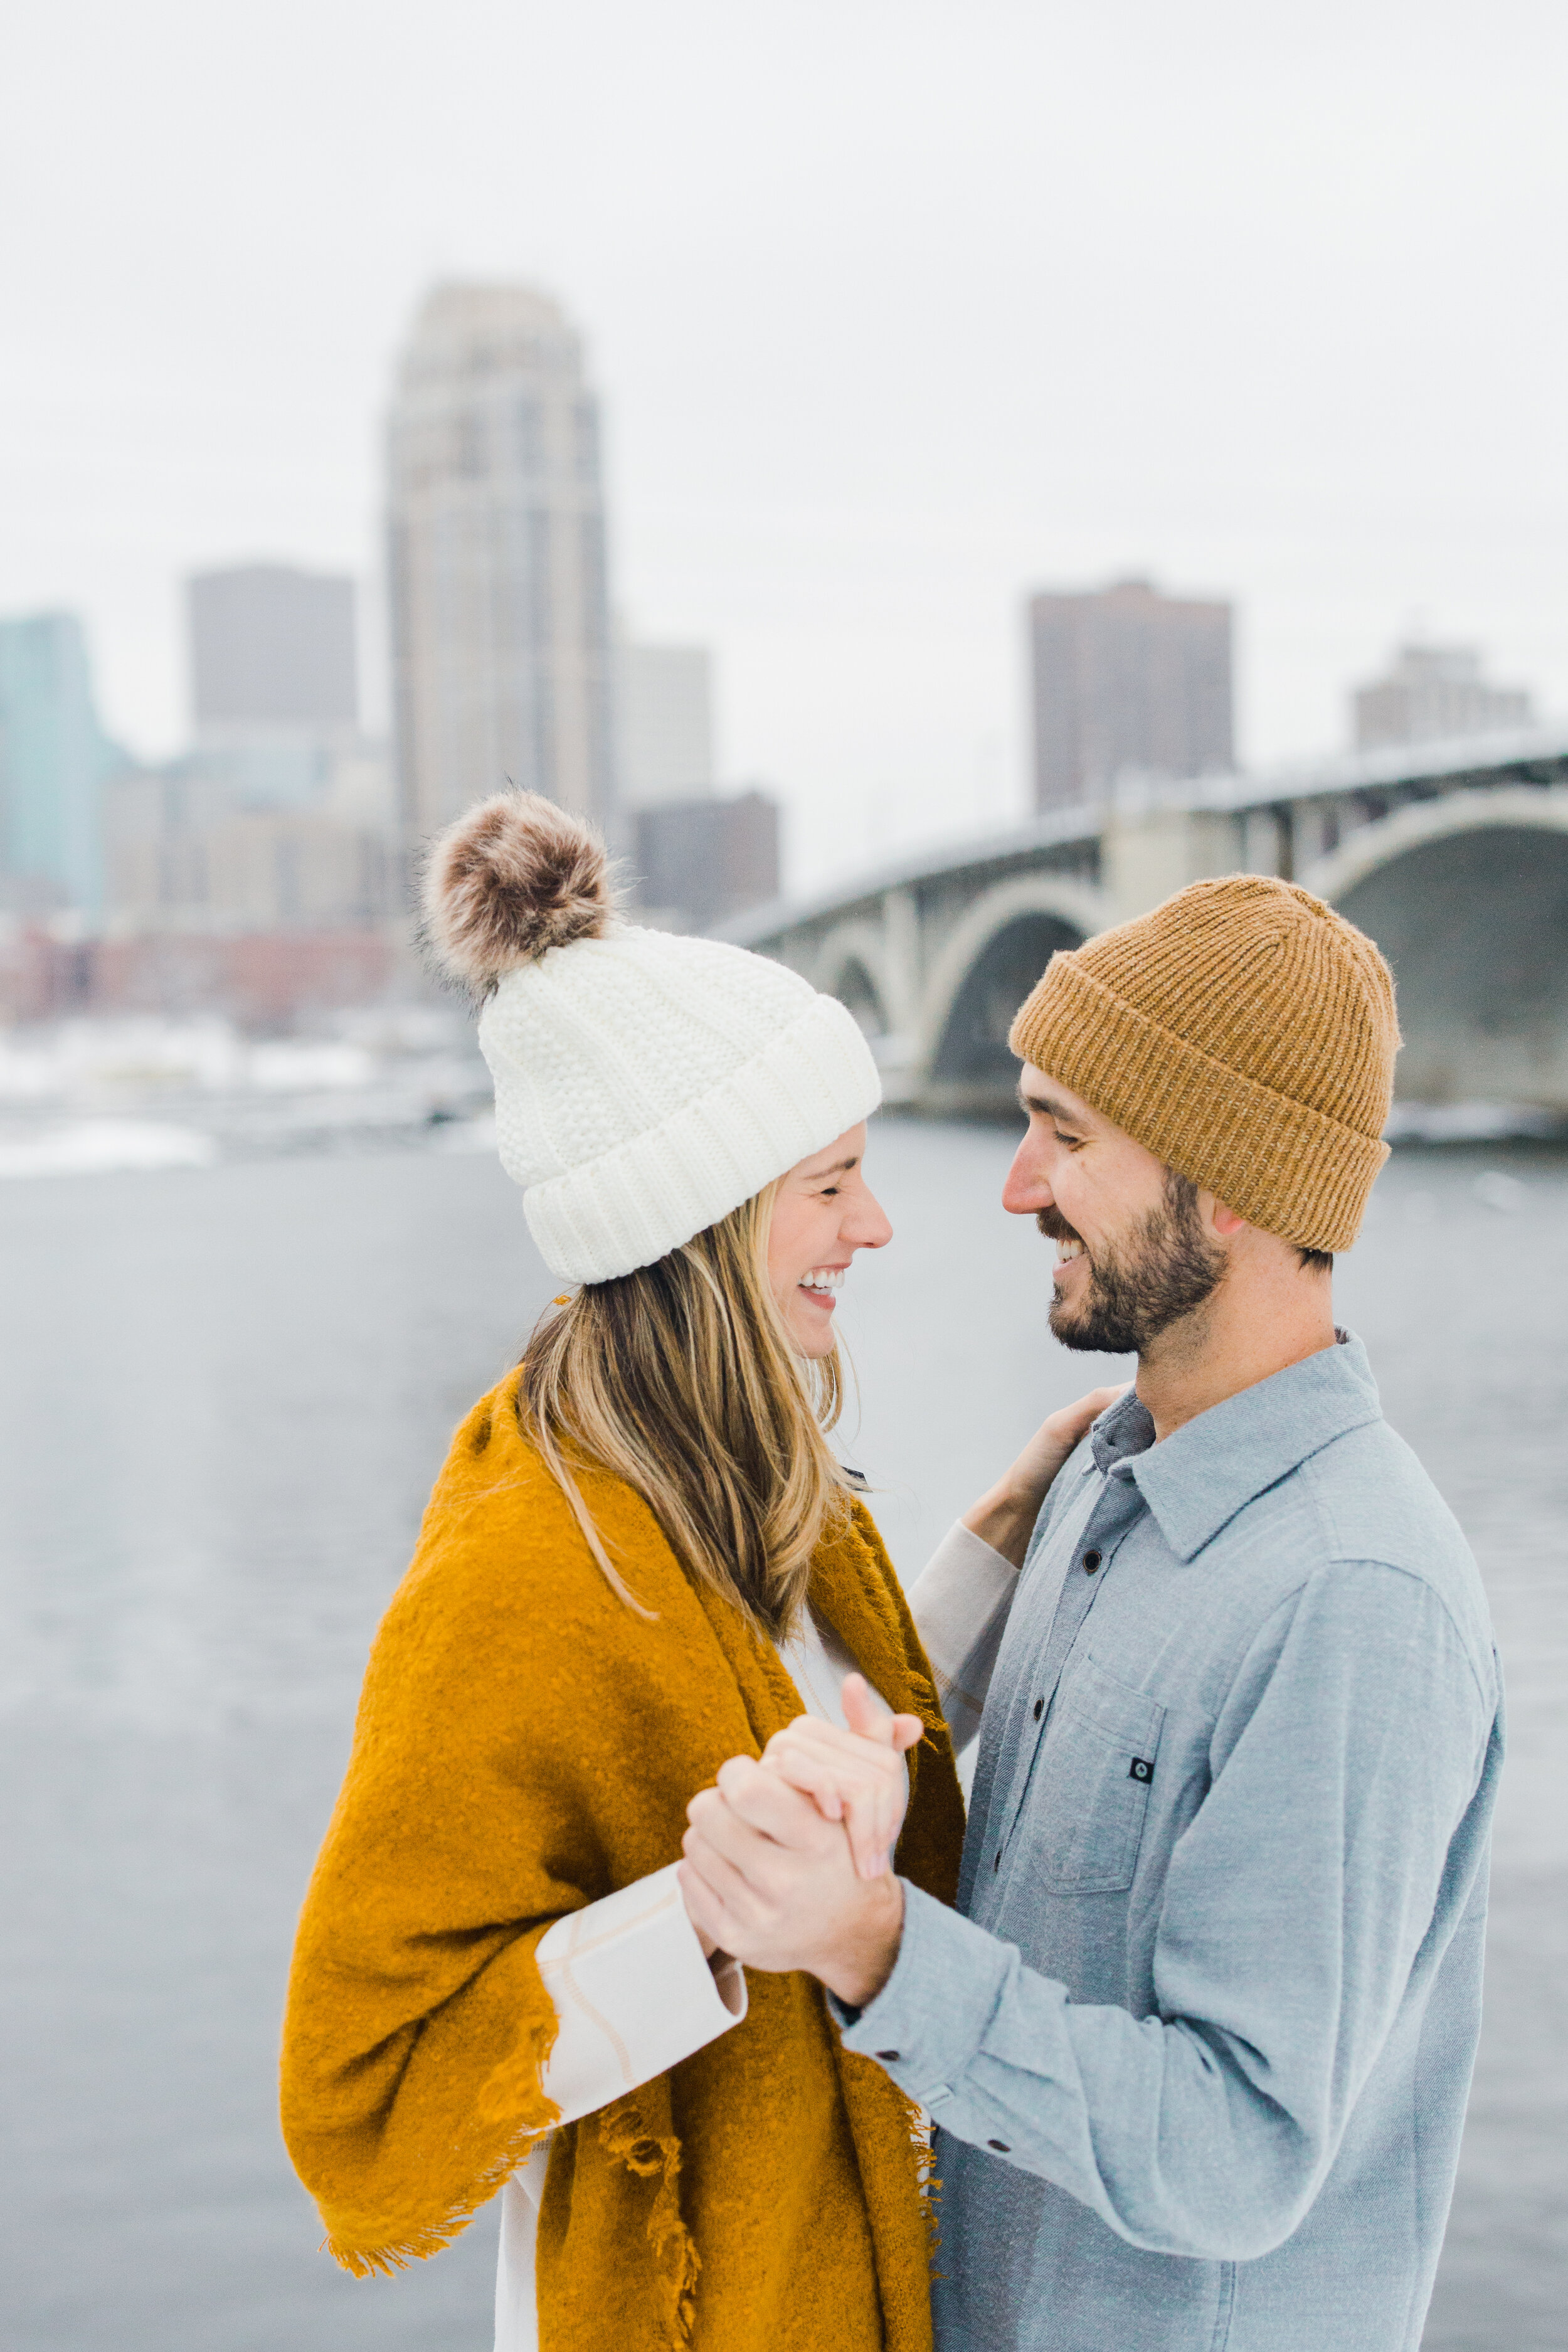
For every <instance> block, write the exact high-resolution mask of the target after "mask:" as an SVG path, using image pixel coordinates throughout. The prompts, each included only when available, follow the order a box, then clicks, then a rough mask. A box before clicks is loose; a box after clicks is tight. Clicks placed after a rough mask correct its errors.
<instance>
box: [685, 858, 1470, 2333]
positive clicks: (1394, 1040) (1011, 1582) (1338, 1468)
mask: <svg viewBox="0 0 1568 2352" xmlns="http://www.w3.org/2000/svg"><path fill="white" fill-rule="evenodd" d="M1011 1042H1012V1045H1013V1049H1014V1051H1015V1052H1016V1054H1017V1055H1019V1057H1020V1059H1021V1061H1022V1062H1023V1064H1024V1070H1023V1076H1022V1082H1021V1089H1020V1091H1021V1097H1022V1100H1023V1104H1024V1108H1025V1109H1026V1113H1027V1115H1028V1132H1027V1135H1026V1139H1025V1140H1024V1142H1023V1144H1022V1145H1021V1147H1020V1149H1019V1151H1018V1155H1017V1158H1016V1160H1015V1161H1014V1164H1013V1168H1012V1171H1011V1172H1010V1174H1009V1176H1008V1179H1007V1184H1006V1189H1005V1193H1004V1196H1003V1197H1004V1202H1005V1206H1006V1207H1007V1208H1008V1209H1009V1210H1011V1211H1012V1212H1014V1213H1016V1214H1019V1215H1029V1214H1032V1215H1034V1216H1035V1217H1037V1220H1038V1223H1039V1225H1040V1228H1041V1231H1042V1232H1043V1233H1045V1234H1048V1235H1050V1236H1052V1237H1054V1239H1055V1240H1056V1243H1057V1246H1058V1259H1059V1263H1058V1271H1057V1290H1056V1301H1055V1305H1054V1307H1053V1308H1052V1313H1051V1324H1052V1328H1053V1329H1054V1330H1055V1331H1056V1333H1057V1336H1058V1338H1059V1339H1062V1340H1063V1341H1064V1342H1065V1343H1066V1344H1067V1345H1068V1347H1076V1348H1089V1349H1113V1350H1123V1349H1131V1350H1135V1351H1136V1353H1137V1357H1138V1377H1137V1382H1136V1386H1135V1388H1134V1389H1132V1390H1131V1391H1128V1392H1127V1393H1126V1394H1125V1395H1124V1396H1122V1397H1121V1399H1120V1400H1119V1401H1118V1402H1116V1403H1114V1404H1112V1405H1111V1406H1110V1409H1109V1410H1108V1411H1106V1412H1102V1413H1101V1414H1100V1417H1099V1419H1098V1420H1097V1421H1096V1422H1095V1423H1094V1425H1093V1427H1092V1429H1091V1431H1090V1432H1089V1437H1088V1439H1087V1440H1086V1442H1085V1443H1084V1444H1081V1445H1080V1446H1079V1448H1078V1450H1077V1451H1076V1453H1075V1454H1073V1456H1072V1459H1071V1460H1070V1462H1069V1463H1068V1465H1067V1467H1066V1468H1065V1469H1064V1470H1063V1471H1062V1472H1061V1474H1060V1475H1058V1478H1057V1480H1056V1483H1055V1485H1054V1486H1053V1487H1052V1489H1051V1491H1050V1494H1049V1496H1048V1497H1047V1502H1046V1505H1045V1507H1044V1509H1043V1511H1042V1512H1041V1514H1040V1517H1039V1520H1038V1524H1037V1526H1036V1527H1035V1528H1034V1532H1033V1537H1032V1539H1030V1541H1029V1543H1028V1549H1027V1555H1026V1557H1025V1556H1024V1552H1023V1546H1022V1544H1021V1543H1018V1544H1013V1543H1012V1542H1010V1540H1009V1538H1008V1535H1007V1532H1006V1529H1005V1517H1006V1513H1005V1507H1003V1504H1002V1503H1001V1502H999V1501H997V1500H996V1499H995V1498H993V1507H992V1509H991V1513H990V1516H989V1517H988V1518H984V1520H983V1523H982V1521H977V1520H976V1519H975V1517H974V1515H972V1518H971V1526H972V1528H975V1527H978V1532H979V1534H980V1535H981V1536H983V1537H987V1538H989V1542H990V1546H991V1550H990V1552H989V1553H987V1552H985V1551H984V1548H983V1547H982V1546H980V1545H978V1544H976V1543H975V1542H974V1538H973V1535H971V1537H970V1538H969V1540H970V1543H971V1547H972V1549H973V1551H975V1552H978V1553H979V1555H980V1557H981V1559H983V1560H984V1561H988V1562H989V1576H990V1583H989V1585H986V1582H985V1574H984V1572H983V1573H982V1576H981V1583H982V1586H983V1588H984V1591H983V1594H982V1601H981V1603H980V1605H979V1607H978V1610H977V1612H972V1614H973V1615H974V1616H975V1619H976V1622H972V1623H971V1625H970V1627H969V1629H968V1631H967V1632H966V1633H965V1634H964V1636H963V1642H962V1643H956V1644H954V1645H953V1646H952V1648H950V1652H949V1655H948V1657H947V1658H946V1659H945V1660H942V1659H941V1658H939V1659H938V1661H937V1663H938V1664H945V1666H946V1668H947V1675H948V1679H949V1680H950V1681H952V1683H953V1684H955V1685H958V1686H959V1689H960V1692H961V1693H962V1691H963V1689H964V1688H967V1689H968V1691H969V1694H970V1698H971V1701H972V1702H973V1701H974V1700H975V1699H977V1698H978V1696H979V1695H980V1694H979V1692H978V1691H977V1690H976V1689H975V1685H976V1684H977V1683H978V1684H979V1685H984V1681H985V1677H986V1673H987V1664H986V1662H987V1659H988V1658H989V1656H990V1655H991V1653H992V1651H993V1649H995V1658H994V1669H993V1670H991V1672H990V1682H989V1692H988V1696H986V1697H985V1701H984V1724H983V1728H982V1735H981V1743H980V1757H979V1765H978V1769H977V1773H976V1778H975V1784H974V1793H973V1806H972V1810H971V1815H970V1822H969V1832H968V1838H967V1842H966V1845H965V1850H964V1864H963V1881H962V1885H961V1890H960V1896H959V1906H958V1909H957V1910H956V1911H950V1910H947V1909H945V1908H944V1907H943V1906H941V1905H940V1904H938V1903H935V1902H933V1901H932V1900H931V1898H930V1897H929V1896H926V1895H922V1894H921V1893H920V1892H919V1891H918V1890H916V1889H914V1888H912V1887H908V1886H905V1885H902V1883H901V1882H900V1881H899V1880H897V1879H896V1878H894V1877H892V1876H891V1875H890V1874H887V1875H884V1876H882V1877H880V1878H879V1879H875V1880H870V1881H868V1880H867V1879H865V1878H862V1877H858V1876H857V1875H856V1874H855V1871H854V1867H853V1864H852V1863H851V1861H850V1859H849V1856H848V1850H847V1843H846V1840H845V1836H844V1833H843V1832H842V1830H841V1829H839V1828H837V1827H834V1826H832V1825H830V1824H829V1823H827V1822H825V1821H824V1820H823V1819H822V1818H821V1816H820V1814H819V1813H817V1811H816V1810H815V1808H814V1807H813V1806H812V1805H811V1804H810V1802H809V1801H808V1800H807V1799H806V1798H805V1797H804V1796H803V1795H801V1794H799V1793H797V1791H796V1790H795V1789H792V1788H790V1787H788V1786H786V1785H785V1784H784V1781H783V1780H780V1779H779V1778H777V1777H776V1776H775V1775H774V1774H773V1773H772V1772H770V1771H769V1770H767V1769H765V1764H764V1765H759V1764H757V1763H756V1762H755V1761H754V1760H748V1759H735V1760H734V1761H733V1762H732V1763H731V1764H730V1765H727V1766H726V1767H725V1769H724V1773H723V1775H722V1776H721V1784H720V1786H721V1792H722V1793H719V1792H715V1791H710V1792H708V1793H707V1794H705V1795H704V1796H703V1797H701V1798H700V1799H698V1800H697V1801H696V1803H695V1804H694V1806H693V1808H692V1816H691V1818H692V1828H691V1831H690V1832H689V1837H688V1841H687V1853H688V1856H689V1860H688V1863H687V1864H685V1865H684V1867H683V1874H682V1875H683V1883H684V1884H685V1885H686V1888H687V1897H688V1904H689V1908H690V1909H691V1910H692V1912H693V1916H695V1917H696V1918H697V1919H698V1920H699V1924H700V1926H701V1927H703V1928H704V1930H705V1931H706V1932H707V1933H709V1934H710V1935H711V1936H712V1937H714V1938H715V1940H716V1941H717V1942H718V1943H720V1944H721V1946H723V1948H726V1949H727V1950H729V1951H731V1952H733V1953H734V1954H736V1955H737V1956H738V1957H739V1958H742V1960H744V1961H746V1962H747V1964H748V1965H750V1966H752V1967H757V1968H763V1969H790V1968H805V1969H811V1970H813V1971H814V1972H815V1973H816V1975H817V1976H818V1977H819V1978H820V1979H821V1980H822V1982H823V1983H824V1985H825V1986H826V1989H827V1991H828V1994H829V1997H830V2000H832V2002H833V2004H834V2007H835V2011H836V2013H837V2017H838V2020H839V2022H840V2024H841V2025H842V2027H843V2031H844V2040H845V2042H846V2044H847V2047H848V2048H850V2049H852V2050H856V2051H859V2052H862V2053H866V2054H868V2055H869V2056H871V2057H874V2058H875V2059H877V2060H878V2061H879V2063H881V2064H882V2065H883V2066H884V2067H885V2068H886V2069H887V2071H888V2072H889V2074H891V2075H892V2076H893V2078H894V2079H895V2080H896V2081H897V2082H898V2083H899V2084H900V2085H901V2087H902V2088H903V2089H904V2090H905V2091H907V2092H908V2093H909V2095H910V2096H911V2097H912V2098H914V2099H917V2100H919V2101H920V2102H921V2104H922V2105H924V2106H925V2107H926V2108H928V2109H929V2111H930V2113H931V2116H933V2118H934V2119H935V2124H936V2127H937V2142H936V2151H935V2162H934V2169H935V2172H936V2174H937V2175H938V2176H939V2178H940V2179H941V2181H942V2207H941V2219H942V2253H941V2259H940V2263H939V2270H940V2273H941V2276H940V2278H939V2280H938V2283H937V2285H936V2288H935V2298H936V2305H935V2307H936V2326H937V2340H938V2344H939V2347H941V2352H1004V2347H1019V2352H1217V2347H1221V2346H1224V2347H1226V2352H1285V2347H1289V2352H1363V2347H1364V2352H1415V2347H1418V2345H1419V2342H1420V2337H1421V2331H1422V2323H1423V2319H1424V2316H1425V2313H1426V2304H1427V2300H1428V2297H1429V2294H1430V2292H1431V2285H1432V2279H1433V2273H1434V2271H1435V2269H1436V2261H1437V2254H1438V2250H1439V2247H1440V2244H1441V2240H1442V2233H1443V2228H1444V2223H1445V2221H1446V2218H1447V2208H1448V2202H1449V2198H1450V2194H1451V2191H1452V2186H1453V2179H1454V2171H1455V2167H1456V2163H1457V2159H1458V2144H1459V2133H1460V2126H1461V2123H1462V2119H1463V2114H1464V2105H1465V2099H1466V2095H1467V2091H1468V2082H1469V2074H1470V2068H1471V2063H1472V2060H1473V2056H1474V2051H1475V2044H1476V2038H1477V2033H1478V2030H1479V2008H1480V1974H1481V1948H1482V1937H1483V1928H1484V1921H1485V1885H1486V1857H1487V1838H1488V1827H1489V1816H1490V1812H1491V1807H1492V1800H1493V1794H1494V1790H1495V1787H1496V1780H1497V1773H1498V1769H1499V1764H1500V1752H1501V1732H1500V1688H1499V1681H1498V1675H1497V1666H1496V1661H1495V1656H1494V1653H1493V1649H1492V1644H1491V1638H1490V1633H1489V1623H1488V1617H1487V1610H1486V1604H1485V1601H1484V1598H1483V1595H1482V1591H1481V1587H1480V1582H1479V1577H1478V1575H1477V1571H1476V1568H1475V1564H1474V1561H1473V1560H1472V1559H1471V1556H1470V1554H1469V1551H1468V1548H1467V1546H1466V1544H1465V1541H1464V1538H1463V1537H1462V1536H1461V1534H1460V1532H1459V1530H1458V1527H1457V1526H1456V1524H1455V1522H1454V1520H1453V1519H1452V1517H1450V1515H1449V1513H1448V1512H1447V1509H1446V1508H1445V1507H1444V1505H1443V1504H1442V1502H1441V1501H1440V1500H1439V1498H1438V1496H1437V1495H1436V1491H1435V1490H1434V1488H1433V1487H1432V1486H1431V1484H1430V1482H1429V1480H1428V1479H1427V1478H1426V1475H1425V1473H1424V1472H1423V1471H1422V1469H1421V1467H1420V1465H1418V1463H1417V1462H1416V1461H1415V1458H1414V1456H1413V1455H1412V1454H1410V1453H1409V1452H1408V1450H1407V1449H1406V1448H1405V1446H1404V1444H1402V1443H1401V1442H1400V1440H1399V1439H1398V1438H1397V1437H1395V1436H1394V1433H1392V1431H1391V1430H1390V1429H1389V1428H1388V1426H1387V1424H1386V1423H1384V1420H1383V1418H1382V1415H1381V1413H1380V1411H1379V1407H1378V1400H1377V1391H1376V1389H1375V1386H1374V1385H1373V1378H1372V1373H1371V1370H1370V1369H1369V1366H1368V1364H1367V1360H1366V1357H1365V1354H1364V1352H1363V1349H1362V1347H1361V1345H1360V1343H1359V1342H1358V1341H1357V1340H1355V1339H1351V1338H1349V1337H1348V1336H1347V1335H1346V1334H1344V1333H1343V1332H1337V1331H1336V1329H1335V1327H1334V1322H1333V1314H1332V1307H1331V1265H1332V1260H1331V1253H1332V1252H1334V1251H1337V1250H1342V1249H1344V1248H1347V1247H1348V1246H1349V1244H1351V1242H1352V1240H1353V1239H1354V1237H1355V1234H1356V1231H1357V1228H1358V1226H1359V1224H1360V1222H1361V1217H1362V1213H1363V1208H1364V1205H1365V1201H1366V1197H1367V1194H1368V1192H1369V1191H1370V1189H1371V1185H1372V1181H1373V1177H1374V1175H1375V1173H1376V1171H1377V1169H1378V1168H1379V1166H1381V1164H1382V1161H1383V1160H1384V1157H1385V1156H1386V1151H1385V1147H1384V1145H1383V1143H1382V1141H1381V1139H1380V1138H1381V1131H1382V1129H1383V1126H1384V1120H1385V1118H1386V1115H1387V1109H1388V1103H1389V1097H1390V1093H1391V1087H1392V1075H1393V1062H1394V1051H1395V1049H1396V1046H1397V1044H1398V1033H1397V1028H1396V1024H1395V1020H1394V996H1393V986H1392V982H1391V980H1390V978H1389V974H1388V971H1387V968H1386V966H1385V965H1384V962H1383V960H1382V958H1381V957H1380V956H1379V955H1378V953H1377V950H1375V948H1374V947H1373V945H1372V943H1371V941H1370V940H1366V939H1365V938H1363V935H1362V934H1361V933H1360V932H1358V931H1356V930H1354V929H1352V927H1351V926H1350V925H1349V924H1347V923H1345V922H1344V921H1343V920H1342V919H1341V918H1340V917H1338V916H1336V915H1335V914H1333V913H1332V912H1331V909H1330V908H1327V907H1325V906H1323V905H1321V903H1320V902H1319V901H1318V900H1317V899H1314V898H1310V897H1309V896H1308V894H1307V893H1306V892H1305V891H1302V890H1299V889H1296V888H1294V887H1291V886H1290V885H1289V884H1286V883H1280V882H1275V881H1271V880H1266V879H1262V878H1259V877H1244V876H1236V877H1228V878H1226V879H1224V880H1220V881H1215V882H1205V883H1199V884H1196V885H1194V887H1192V888H1190V889H1188V890H1184V891H1183V892H1181V893H1180V894H1179V895H1178V896H1177V897H1176V898H1173V899H1171V900H1169V901H1168V902H1167V903H1166V904H1165V905H1164V906H1163V907H1160V908H1156V909H1155V910H1154V912H1153V913H1152V914H1151V915H1148V916H1145V917H1143V918H1142V919H1139V920H1138V921H1136V922H1131V923H1127V924H1123V925H1122V926H1121V928H1120V929H1116V930H1112V931H1110V932H1107V933H1105V934H1104V935H1102V936H1101V937H1100V938H1099V939H1097V940H1092V941H1090V942H1089V944H1088V945H1086V946H1085V947H1083V948H1081V949H1079V950H1076V951H1075V952H1073V953H1070V954H1064V955H1058V956H1057V957H1055V958H1053V960H1052V962H1051V964H1050V967H1049V969H1048V970H1047V972H1046V975H1045V977H1044V978H1043V979H1042V981H1041V982H1040V983H1039V985H1038V987H1037V989H1036V990H1035V992H1034V993H1033V995H1032V996H1031V997H1030V998H1029V1000H1028V1001H1027V1003H1026V1004H1025V1006H1024V1007H1023V1010H1022V1011H1021V1013H1019V1015H1018V1017H1017V1020H1016V1023H1015V1024H1014V1028H1013V1033H1012V1041H1011ZM1009 1550H1011V1551H1012V1552H1013V1554H1014V1557H1015V1558H1022V1559H1023V1567H1022V1573H1021V1574H1019V1575H1018V1576H1017V1577H1016V1580H1015V1579H1013V1578H1012V1577H1011V1576H1010V1574H1009V1573H1008V1570H1007V1567H1006V1565H1005V1561H1004V1560H1003V1559H997V1558H995V1554H996V1553H998V1552H1000V1553H1003V1554H1005V1553H1006V1552H1008V1551H1009ZM927 1574H928V1578H930V1577H932V1576H939V1575H942V1574H947V1575H949V1576H950V1577H951V1574H952V1563H951V1561H950V1562H949V1564H948V1566H947V1568H946V1569H945V1570H944V1569H942V1566H941V1563H940V1562H938V1563H933V1567H932V1569H931V1570H928V1572H927ZM923 1581H924V1580H922V1583H923ZM1004 1585H1005V1587H1006V1590H1005V1591H1002V1587H1003V1586H1004ZM985 1592H989V1593H990V1594H992V1595H998V1594H1000V1598H999V1599H996V1600H994V1601H986V1600H985V1598H984V1594H985ZM951 1599H952V1596H951V1595H950V1594H949V1595H944V1594H942V1593H937V1594H935V1595H931V1594H926V1593H923V1592H922V1593H921V1594H918V1595H917V1605H921V1604H923V1605H921V1622H922V1624H924V1625H926V1626H928V1627H930V1626H933V1625H939V1624H941V1623H942V1622H944V1618H945V1619H946V1620H948V1621H951V1617H952V1607H951ZM988 1611H989V1613H990V1615H991V1616H992V1617H994V1618H999V1617H1001V1616H1002V1615H1004V1614H1005V1632H1004V1633H1002V1635H1001V1639H1000V1646H999V1649H996V1648H995V1643H996V1628H995V1624H994V1623H987V1622H985V1619H986V1615H987V1612H988ZM964 1645H966V1646H967V1652H968V1654H967V1656H966V1657H963V1656H959V1655H958V1654H956V1650H957V1648H958V1647H960V1646H964ZM939 1646H940V1643H933V1647H939ZM951 1711H952V1710H951V1709H950V1712H951ZM789 1736H790V1735H784V1737H785V1738H787V1737H789ZM836 1737H838V1738H842V1739H844V1740H845V1741H846V1742H847V1741H848V1739H849V1735H848V1734H843V1735H836Z"/></svg>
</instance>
